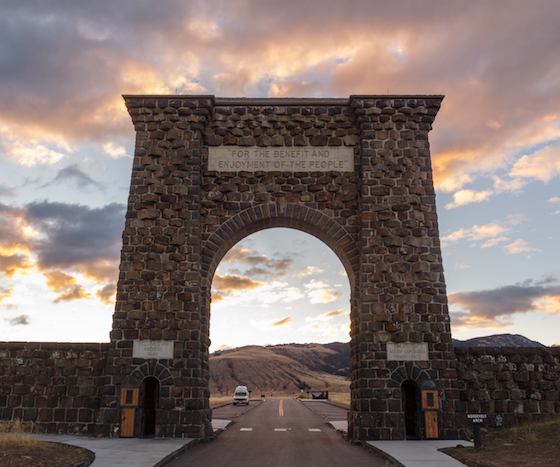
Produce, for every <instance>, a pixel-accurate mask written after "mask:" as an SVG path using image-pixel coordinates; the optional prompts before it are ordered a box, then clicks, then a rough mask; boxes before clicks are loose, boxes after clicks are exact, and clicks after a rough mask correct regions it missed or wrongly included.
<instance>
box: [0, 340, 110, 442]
mask: <svg viewBox="0 0 560 467" xmlns="http://www.w3.org/2000/svg"><path fill="white" fill-rule="evenodd" d="M108 346H109V344H75V343H58V342H0V420H14V419H20V420H22V421H24V422H34V424H35V426H36V427H37V428H38V429H39V430H40V431H45V432H49V433H77V434H94V433H95V431H96V430H95V422H96V420H95V415H96V410H97V408H98V406H99V390H100V388H101V387H102V384H101V383H102V377H103V376H102V375H103V371H104V369H105V356H106V352H107V348H108Z"/></svg>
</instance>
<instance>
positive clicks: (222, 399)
mask: <svg viewBox="0 0 560 467" xmlns="http://www.w3.org/2000/svg"><path fill="white" fill-rule="evenodd" d="M232 400H233V396H232V395H229V396H222V395H212V396H210V406H214V405H219V404H224V403H226V402H231V401H232Z"/></svg>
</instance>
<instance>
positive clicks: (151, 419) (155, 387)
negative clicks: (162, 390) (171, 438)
mask: <svg viewBox="0 0 560 467" xmlns="http://www.w3.org/2000/svg"><path fill="white" fill-rule="evenodd" d="M141 397H142V399H141V400H142V406H141V413H142V417H141V436H142V437H144V438H149V437H152V436H155V435H156V413H157V407H158V402H159V380H158V379H157V378H155V377H153V376H148V377H147V378H144V381H142V395H141Z"/></svg>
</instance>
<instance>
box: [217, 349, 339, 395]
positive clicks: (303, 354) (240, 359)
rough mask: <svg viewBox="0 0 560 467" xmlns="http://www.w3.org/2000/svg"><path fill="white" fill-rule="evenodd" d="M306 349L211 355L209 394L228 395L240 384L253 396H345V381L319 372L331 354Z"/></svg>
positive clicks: (327, 351) (230, 352)
mask: <svg viewBox="0 0 560 467" xmlns="http://www.w3.org/2000/svg"><path fill="white" fill-rule="evenodd" d="M309 345H310V346H311V348H309V349H305V348H304V347H305V346H300V345H293V344H289V345H281V346H270V347H260V346H246V347H240V348H237V349H231V350H225V351H221V352H217V353H215V354H212V355H211V356H210V391H211V393H212V394H221V395H229V394H231V393H232V392H233V390H234V389H235V387H236V386H238V385H240V384H242V385H246V386H248V387H249V389H250V390H252V391H253V396H255V395H260V394H262V393H266V394H270V393H273V394H295V393H299V392H300V390H301V389H304V390H307V389H311V390H329V391H334V392H347V391H348V390H349V385H350V382H349V380H348V379H347V378H345V377H343V376H339V375H335V374H329V373H327V372H325V371H321V369H320V368H321V366H322V365H323V366H324V365H325V363H324V359H325V358H327V360H328V356H329V355H330V356H331V357H332V352H333V351H332V350H331V349H328V348H325V349H324V350H323V351H321V349H320V348H319V347H324V346H320V345H319V344H309ZM315 346H317V347H315ZM306 362H307V364H306ZM346 366H348V363H346Z"/></svg>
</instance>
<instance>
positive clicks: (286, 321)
mask: <svg viewBox="0 0 560 467" xmlns="http://www.w3.org/2000/svg"><path fill="white" fill-rule="evenodd" d="M292 322H293V319H292V317H291V316H286V317H284V318H282V319H279V320H278V321H274V322H273V323H272V326H273V327H276V328H277V327H280V326H286V325H288V324H292Z"/></svg>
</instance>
